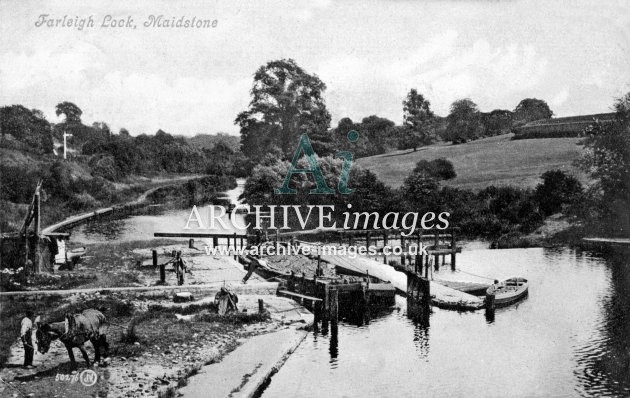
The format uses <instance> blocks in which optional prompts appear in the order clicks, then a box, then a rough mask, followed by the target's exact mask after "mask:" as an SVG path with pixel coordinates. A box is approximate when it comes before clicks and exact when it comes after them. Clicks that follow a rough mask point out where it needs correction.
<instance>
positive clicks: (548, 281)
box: [263, 248, 630, 398]
mask: <svg viewBox="0 0 630 398" xmlns="http://www.w3.org/2000/svg"><path fill="white" fill-rule="evenodd" d="M629 266H630V264H628V260H626V259H623V258H613V259H608V260H605V259H603V258H601V257H596V256H592V255H589V254H588V253H578V252H576V251H573V250H569V249H542V248H534V249H511V250H474V251H464V252H463V253H462V254H461V255H458V269H459V270H460V271H458V272H455V273H451V272H450V270H447V271H444V270H442V271H441V273H442V275H439V276H440V277H442V278H445V279H468V278H471V279H475V280H479V279H480V278H475V277H472V276H471V275H470V274H475V275H481V276H491V277H493V278H497V279H505V278H507V277H510V276H515V275H521V276H524V277H526V278H528V279H529V281H530V290H529V296H528V297H527V298H526V299H525V300H524V301H522V302H521V303H520V304H518V305H515V306H512V307H508V308H504V309H499V310H497V311H496V313H495V316H494V319H489V317H486V315H485V313H484V312H483V311H478V312H474V313H458V312H455V311H448V310H440V309H438V308H434V309H433V313H432V314H431V315H430V316H429V319H428V322H427V321H424V322H423V321H420V322H418V321H413V320H411V319H409V318H408V317H407V315H406V300H405V299H404V298H402V297H398V298H397V307H398V310H397V309H394V310H390V311H385V312H384V313H381V314H374V315H373V316H372V319H371V321H370V322H369V324H367V325H363V326H355V325H352V324H350V323H346V322H340V324H339V327H338V332H337V334H336V335H335V334H333V333H329V334H328V335H322V334H319V333H312V334H309V336H308V337H307V339H306V340H305V341H304V342H303V343H302V344H301V346H300V347H299V348H298V349H297V350H296V351H295V353H293V355H292V356H291V357H290V358H289V359H288V360H287V362H286V364H285V365H284V366H283V367H282V368H281V369H280V371H279V372H278V373H277V374H276V375H275V376H274V377H273V378H272V380H271V383H270V385H269V386H268V387H267V389H266V390H265V391H264V393H263V397H265V398H267V397H322V396H324V397H383V396H398V397H412V396H414V397H415V396H438V397H446V396H448V397H452V396H466V397H487V396H502V397H511V396H519V397H532V396H541V397H552V396H553V397H573V396H587V397H599V396H630V271H629V270H628V267H629ZM465 272H466V273H465Z"/></svg>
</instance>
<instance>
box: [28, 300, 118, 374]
mask: <svg viewBox="0 0 630 398" xmlns="http://www.w3.org/2000/svg"><path fill="white" fill-rule="evenodd" d="M105 324H106V318H105V315H103V313H101V312H100V311H97V310H95V309H87V310H85V311H83V312H81V313H80V314H66V317H65V322H56V323H37V324H36V332H35V336H36V339H37V350H38V351H39V352H40V353H41V354H45V353H47V352H48V350H49V349H50V343H51V342H52V341H53V340H57V339H59V341H61V342H62V343H63V344H64V345H65V346H66V349H67V350H68V356H69V357H70V361H71V362H72V366H73V367H76V361H75V359H74V353H73V352H72V349H73V348H75V347H76V348H78V349H79V350H80V351H81V354H82V355H83V359H85V363H86V365H87V367H90V358H89V357H88V354H87V352H86V351H85V348H84V347H83V344H84V343H85V342H86V341H88V340H89V341H90V342H91V343H92V346H93V347H94V362H95V363H98V362H100V360H101V354H102V355H103V357H104V358H107V357H108V356H109V343H108V342H107V337H106V335H105V333H104V332H103V328H104V326H105Z"/></svg>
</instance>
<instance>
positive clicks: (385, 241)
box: [383, 231, 387, 264]
mask: <svg viewBox="0 0 630 398" xmlns="http://www.w3.org/2000/svg"><path fill="white" fill-rule="evenodd" d="M385 246H387V231H385V232H383V264H387V256H386V255H385Z"/></svg>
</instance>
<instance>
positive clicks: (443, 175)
mask: <svg viewBox="0 0 630 398" xmlns="http://www.w3.org/2000/svg"><path fill="white" fill-rule="evenodd" d="M413 172H414V173H421V174H424V175H425V176H427V177H431V178H435V179H437V180H450V179H452V178H455V177H457V173H455V168H454V167H453V163H451V162H450V161H448V160H446V159H444V158H439V159H434V160H430V161H429V160H424V159H423V160H420V161H419V162H418V163H416V167H415V168H414V169H413Z"/></svg>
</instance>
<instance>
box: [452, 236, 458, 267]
mask: <svg viewBox="0 0 630 398" xmlns="http://www.w3.org/2000/svg"><path fill="white" fill-rule="evenodd" d="M456 257H457V245H456V243H455V230H454V229H453V230H452V231H451V270H452V271H455V258H456Z"/></svg>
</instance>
